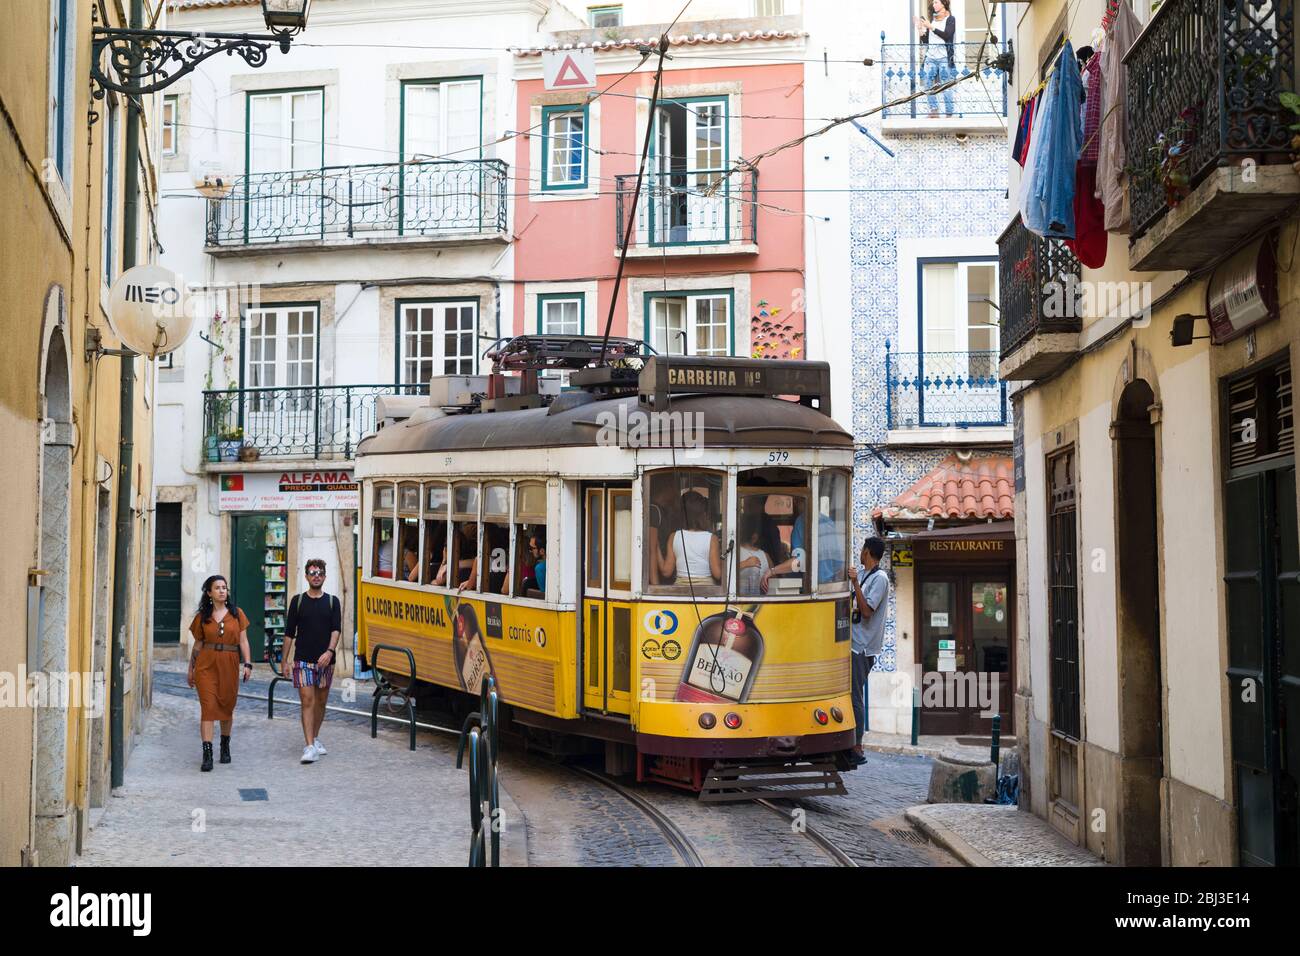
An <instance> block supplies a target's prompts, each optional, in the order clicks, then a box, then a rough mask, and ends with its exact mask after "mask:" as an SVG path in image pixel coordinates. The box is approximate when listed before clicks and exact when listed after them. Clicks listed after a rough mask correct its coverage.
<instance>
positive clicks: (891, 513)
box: [871, 454, 1016, 521]
mask: <svg viewBox="0 0 1300 956" xmlns="http://www.w3.org/2000/svg"><path fill="white" fill-rule="evenodd" d="M1014 467H1015V466H1014V465H1013V464H1012V461H1011V459H1010V458H1009V457H1007V456H1005V455H992V456H989V457H985V458H972V459H971V460H970V461H962V460H961V459H959V458H958V457H957V456H956V455H955V454H953V455H949V456H948V457H947V458H945V459H944V460H943V461H942V462H940V463H939V467H937V468H935V469H934V471H932V472H930V473H929V474H928V475H926V476H925V477H924V478H922V479H921V480H920V481H918V482H916V483H915V484H914V485H912V487H910V488H908V489H907V490H906V491H904V492H903V493H902V494H901V495H899V496H898V497H897V498H895V499H894V500H893V501H891V502H890V503H889V504H888V505H886V506H885V507H883V508H876V509H875V510H874V511H872V513H871V514H872V516H873V517H875V518H881V517H883V518H904V519H907V518H911V519H914V520H916V519H925V518H962V519H967V520H977V521H984V520H986V519H989V518H992V519H994V520H999V519H1003V520H1004V519H1007V518H1011V517H1013V516H1014V515H1015V496H1016V491H1015V478H1014V475H1015V472H1014Z"/></svg>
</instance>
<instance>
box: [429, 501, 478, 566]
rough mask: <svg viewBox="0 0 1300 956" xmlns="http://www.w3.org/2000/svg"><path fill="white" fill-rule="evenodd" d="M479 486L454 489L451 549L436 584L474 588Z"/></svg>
mask: <svg viewBox="0 0 1300 956" xmlns="http://www.w3.org/2000/svg"><path fill="white" fill-rule="evenodd" d="M478 503H479V502H478V485H476V484H469V483H465V484H459V485H454V486H452V489H451V547H449V548H448V549H447V551H448V555H447V562H446V563H445V564H444V565H443V567H442V570H441V571H439V573H438V577H439V579H440V580H435V581H434V582H433V583H434V584H445V585H446V586H447V587H451V588H457V589H463V588H472V587H473V583H474V565H475V562H476V561H477V559H478Z"/></svg>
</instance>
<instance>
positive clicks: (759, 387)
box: [638, 355, 831, 415]
mask: <svg viewBox="0 0 1300 956" xmlns="http://www.w3.org/2000/svg"><path fill="white" fill-rule="evenodd" d="M638 391H639V392H640V394H641V396H642V397H643V398H649V399H651V400H652V401H653V402H654V404H655V406H656V407H658V406H659V405H661V404H666V402H667V398H668V396H669V395H681V394H691V393H695V394H706V395H746V396H758V397H763V398H777V397H782V396H793V397H795V398H798V399H799V402H800V403H801V404H803V405H808V406H811V407H813V408H816V409H817V410H818V411H820V412H822V413H823V414H825V415H829V414H830V413H831V367H830V364H829V363H827V362H799V361H791V360H782V361H773V360H771V359H767V360H765V359H741V358H713V357H711V356H695V355H679V356H672V357H669V356H663V355H657V356H652V357H651V358H649V359H647V360H646V363H645V365H644V366H643V367H642V369H641V375H640V379H639V380H638Z"/></svg>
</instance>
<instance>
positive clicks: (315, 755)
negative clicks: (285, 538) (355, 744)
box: [284, 558, 343, 763]
mask: <svg viewBox="0 0 1300 956" xmlns="http://www.w3.org/2000/svg"><path fill="white" fill-rule="evenodd" d="M306 572H307V590H306V592H304V593H302V594H295V595H294V596H293V599H292V600H291V601H290V602H289V613H288V614H287V615H286V617H285V622H284V639H285V648H284V673H285V674H287V675H292V676H293V686H294V687H296V688H298V699H299V701H300V702H301V703H302V735H303V739H304V740H306V742H307V746H305V747H303V749H302V762H303V763H315V762H316V761H317V760H318V759H320V758H321V757H323V756H325V754H326V750H325V745H324V744H323V743H321V740H320V725H321V721H323V720H324V719H325V703H326V701H328V700H329V694H330V684H331V683H333V681H334V658H335V649H336V648H337V647H338V646H339V638H340V637H341V631H342V629H343V622H342V612H341V610H340V608H339V599H338V598H337V597H335V596H334V595H332V594H326V593H325V592H324V591H323V590H322V589H321V588H322V586H323V585H324V584H325V562H324V561H322V560H321V559H320V558H312V559H311V560H310V561H308V562H307V567H306Z"/></svg>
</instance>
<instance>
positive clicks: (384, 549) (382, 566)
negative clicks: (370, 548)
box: [374, 518, 393, 578]
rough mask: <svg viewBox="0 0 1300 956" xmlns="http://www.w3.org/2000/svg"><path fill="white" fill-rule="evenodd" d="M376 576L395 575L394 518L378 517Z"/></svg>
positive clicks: (386, 576)
mask: <svg viewBox="0 0 1300 956" xmlns="http://www.w3.org/2000/svg"><path fill="white" fill-rule="evenodd" d="M374 568H375V576H376V577H380V578H391V577H392V576H393V519H392V518H378V519H376V528H375V563H374Z"/></svg>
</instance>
